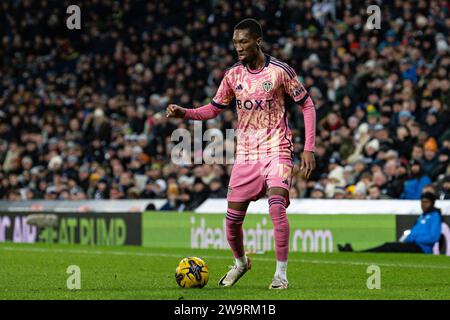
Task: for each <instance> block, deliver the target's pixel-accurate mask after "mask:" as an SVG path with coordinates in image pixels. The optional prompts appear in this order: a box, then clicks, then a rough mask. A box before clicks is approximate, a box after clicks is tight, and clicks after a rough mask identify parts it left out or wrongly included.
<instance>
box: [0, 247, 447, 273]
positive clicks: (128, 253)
mask: <svg viewBox="0 0 450 320" xmlns="http://www.w3.org/2000/svg"><path fill="white" fill-rule="evenodd" d="M2 249H3V250H6V251H24V252H45V253H50V252H51V253H74V254H92V255H115V256H140V257H168V258H180V255H179V254H174V253H151V252H134V251H113V250H111V251H109V250H105V251H102V250H83V249H45V248H16V247H3V248H2ZM204 258H205V259H217V260H230V259H231V258H230V257H221V256H211V255H204ZM252 260H254V261H269V262H273V261H274V258H264V257H256V256H252ZM289 262H300V263H310V264H332V265H355V266H367V265H370V264H376V265H379V266H383V267H393V268H418V269H427V268H428V269H446V270H449V269H450V266H441V265H433V264H429V265H428V264H408V263H405V264H404V263H383V262H373V261H367V262H363V261H333V260H317V259H295V258H291V259H289Z"/></svg>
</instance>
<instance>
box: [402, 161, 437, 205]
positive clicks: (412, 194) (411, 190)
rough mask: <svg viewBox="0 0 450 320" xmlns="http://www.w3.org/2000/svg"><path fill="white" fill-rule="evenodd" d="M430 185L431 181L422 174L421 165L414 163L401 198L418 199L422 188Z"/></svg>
mask: <svg viewBox="0 0 450 320" xmlns="http://www.w3.org/2000/svg"><path fill="white" fill-rule="evenodd" d="M430 183H431V179H430V178H429V177H428V176H427V175H425V174H423V172H422V165H421V164H420V163H419V162H418V161H414V162H413V163H412V165H411V178H410V179H407V180H406V181H405V183H404V188H403V193H402V195H401V198H402V199H409V200H418V199H420V195H421V193H422V189H423V187H425V186H426V185H428V184H430Z"/></svg>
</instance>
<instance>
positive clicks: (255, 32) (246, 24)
mask: <svg viewBox="0 0 450 320" xmlns="http://www.w3.org/2000/svg"><path fill="white" fill-rule="evenodd" d="M234 30H248V31H249V32H250V34H251V35H252V37H254V38H255V39H256V38H260V37H262V36H263V33H262V28H261V24H260V23H259V22H258V21H257V20H255V19H253V18H247V19H244V20H242V21H241V22H239V23H238V24H237V25H236V26H235V27H234Z"/></svg>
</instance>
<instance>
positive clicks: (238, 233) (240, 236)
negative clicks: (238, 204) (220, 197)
mask: <svg viewBox="0 0 450 320" xmlns="http://www.w3.org/2000/svg"><path fill="white" fill-rule="evenodd" d="M244 218H245V211H238V210H233V209H230V208H229V209H228V210H227V216H226V231H227V240H228V244H229V245H230V247H231V250H232V251H233V255H234V257H235V258H236V265H237V266H242V265H245V264H246V262H247V259H246V257H245V251H244V233H243V231H242V224H243V223H244Z"/></svg>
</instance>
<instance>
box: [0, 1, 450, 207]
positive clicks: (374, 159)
mask: <svg viewBox="0 0 450 320" xmlns="http://www.w3.org/2000/svg"><path fill="white" fill-rule="evenodd" d="M114 3H115V2H114V1H113V0H105V1H101V2H100V3H97V2H89V1H87V2H86V3H83V6H84V7H83V10H85V11H86V12H89V15H87V16H86V17H85V19H83V29H82V30H81V31H80V32H74V31H69V30H67V29H66V28H59V27H58V26H59V25H60V24H59V22H60V21H59V20H58V22H52V23H49V18H48V12H52V16H53V17H55V19H60V18H58V17H63V16H64V15H65V11H64V10H65V7H64V6H61V5H60V3H59V2H58V1H44V0H36V1H32V2H30V1H12V2H11V1H4V2H1V3H0V24H1V26H2V27H1V28H0V39H1V40H0V57H1V61H0V74H1V75H2V76H1V79H0V181H1V186H0V199H8V198H14V199H20V200H30V199H32V198H33V199H43V198H46V199H59V198H61V196H62V198H64V199H65V200H66V199H73V200H75V199H84V198H88V199H93V198H95V197H102V198H106V199H107V198H110V199H126V198H127V197H128V196H130V197H136V189H135V188H137V189H138V196H139V198H154V197H158V198H165V199H169V198H170V199H171V201H172V203H173V208H175V209H176V210H184V209H186V208H194V207H195V206H194V205H193V201H195V203H196V204H197V205H198V204H199V203H200V201H199V199H196V197H195V196H193V195H194V183H193V181H189V182H187V181H186V180H185V181H183V183H181V182H180V179H181V177H183V176H185V177H188V178H192V177H194V179H195V178H196V177H200V178H201V179H202V180H203V183H205V184H206V186H207V187H210V188H215V187H217V186H218V185H219V183H218V182H216V181H215V179H216V178H219V179H220V180H221V187H219V189H218V190H219V191H218V190H215V191H211V192H212V195H211V196H219V195H223V190H222V188H226V187H227V185H228V179H229V172H228V173H227V170H229V169H228V168H227V166H226V165H220V164H218V165H214V166H209V165H206V166H205V168H206V167H207V168H206V169H205V170H202V169H196V168H197V167H195V168H193V167H192V166H191V163H192V162H193V161H192V160H193V157H194V155H195V154H194V153H192V154H189V155H186V157H185V159H186V164H185V165H174V164H173V163H172V162H171V151H172V148H173V146H174V142H172V141H170V137H171V134H172V132H173V131H174V130H175V129H178V128H179V129H185V130H188V131H189V132H191V133H193V131H194V123H193V122H185V121H180V120H172V119H170V120H168V119H166V118H165V117H163V116H161V113H160V112H161V110H163V109H164V108H165V107H166V104H167V102H168V101H174V102H175V103H177V102H178V103H180V104H183V105H191V106H192V107H197V106H200V105H203V104H205V103H207V101H206V100H205V99H207V97H210V96H212V95H213V93H214V92H215V91H217V88H218V85H219V84H220V80H221V78H222V77H223V73H224V71H225V70H226V69H227V68H228V67H230V66H231V65H232V64H233V63H234V62H235V61H236V58H235V56H233V54H232V51H231V50H229V46H230V43H229V39H230V38H231V36H230V34H231V33H232V30H233V26H234V25H235V24H236V22H237V20H241V17H239V16H236V15H235V14H234V13H235V12H241V8H240V2H239V1H237V2H236V1H230V0H224V1H209V2H204V1H199V0H193V1H181V2H179V1H169V2H164V1H163V2H158V3H153V2H146V1H131V2H129V3H127V5H115V4H114ZM313 6H314V7H315V8H316V10H313ZM317 7H318V5H317V4H316V3H315V2H312V1H287V2H283V1H281V2H277V1H268V2H267V1H265V2H262V3H258V4H254V5H249V6H248V8H247V11H246V12H245V14H246V15H248V16H255V17H257V18H258V20H260V21H261V23H262V24H263V25H264V26H265V30H267V32H266V33H267V36H266V43H265V44H264V45H265V46H267V47H268V48H267V51H270V52H271V54H272V55H273V56H275V57H277V58H280V59H281V60H283V61H286V62H287V63H289V65H291V66H293V68H294V69H295V70H296V71H297V74H298V75H299V76H300V77H302V80H303V83H304V84H305V87H306V89H308V91H309V92H310V95H311V97H312V99H313V100H314V102H315V105H316V108H317V111H316V113H317V121H318V123H319V124H320V126H321V128H322V129H321V130H320V131H318V137H317V141H316V145H317V148H316V164H317V166H316V170H315V171H314V172H313V174H312V175H311V177H310V181H308V182H302V181H300V177H294V178H293V185H294V186H295V187H296V188H297V191H298V192H297V196H298V197H312V198H324V197H326V196H328V197H330V198H334V197H335V194H334V191H332V190H334V189H333V188H334V187H337V188H338V190H339V191H338V192H337V194H336V196H337V197H341V194H339V193H341V190H345V192H346V195H345V196H346V197H351V198H354V199H365V198H366V197H367V196H368V193H369V196H370V193H371V190H370V186H371V185H372V184H373V183H375V184H376V181H378V180H380V178H379V177H377V176H376V172H375V171H374V170H376V168H377V167H381V168H384V170H383V172H384V174H385V175H386V182H385V185H384V184H382V185H378V187H379V188H380V189H381V190H380V191H381V194H382V195H384V194H386V195H387V196H389V197H391V198H393V199H398V198H401V197H402V198H414V199H418V197H419V195H420V192H421V186H422V187H423V185H426V184H429V183H432V184H433V185H434V186H435V187H437V188H438V190H439V192H440V193H439V194H440V197H446V194H448V192H447V191H446V190H447V189H444V188H443V185H446V184H445V183H444V184H442V183H441V181H442V179H443V178H444V177H445V176H448V175H449V174H450V168H449V155H450V129H448V128H447V127H448V126H446V125H447V124H448V123H449V121H450V105H449V103H450V94H449V92H450V90H449V88H450V81H449V80H448V79H449V78H450V75H449V68H448V66H449V65H450V52H449V40H450V39H449V38H448V36H447V37H446V35H448V34H450V30H449V28H450V27H449V24H448V23H441V22H442V21H444V22H445V21H448V19H449V18H450V13H449V11H448V10H447V7H446V5H445V2H439V1H420V8H419V5H418V4H416V3H411V4H410V3H408V2H399V1H393V2H387V3H383V10H382V15H383V16H382V19H383V21H386V23H387V25H386V27H385V28H382V29H380V30H376V32H375V31H373V30H366V29H365V28H361V23H360V21H363V20H365V17H364V16H363V15H362V14H361V13H360V10H359V9H360V3H358V2H356V1H344V2H339V1H336V2H332V3H330V4H329V6H328V7H327V13H326V14H322V13H320V12H321V11H320V10H319V11H317ZM117 10H120V14H117ZM417 10H420V11H421V12H422V14H423V16H424V19H425V22H427V23H425V24H424V25H423V27H421V28H419V27H416V26H415V24H416V22H415V21H414V19H411V17H412V13H413V12H415V11H417ZM31 11H32V12H33V14H32V15H24V14H23V13H24V12H31ZM313 11H314V12H315V13H314V14H312V12H313ZM274 12H276V13H277V14H278V15H279V17H281V18H279V19H274V18H273V13H274ZM181 13H183V14H181ZM306 16H308V18H307V19H306V18H305V17H306ZM350 16H351V17H354V18H352V19H349V18H348V17H350ZM199 17H205V18H204V19H203V18H202V19H199ZM17 21H20V24H18V23H17ZM411 23H412V25H413V27H412V28H410V27H409V24H411ZM30 30H32V32H30ZM149 30H151V32H149ZM218 34H220V36H218ZM227 34H228V36H227ZM424 35H426V37H425V38H424ZM199 39H201V40H202V41H198V40H199ZM411 39H413V40H414V39H415V40H414V41H412V40H411ZM286 107H287V108H288V109H290V110H292V109H293V108H290V105H287V106H286ZM234 112H235V108H234V107H233V106H232V107H230V108H228V109H227V110H225V111H224V112H222V114H221V116H220V117H221V118H220V121H216V122H215V123H212V124H207V125H206V127H208V126H209V127H211V128H212V127H216V128H217V129H219V130H220V131H221V132H223V133H226V130H227V129H231V128H233V127H234V125H235V122H234V121H233V113H234ZM287 116H288V117H291V118H292V119H290V120H291V121H289V122H290V123H292V124H293V128H292V133H293V141H294V142H295V150H296V151H295V153H294V161H295V162H297V163H298V162H299V158H298V157H299V154H300V152H301V150H302V148H303V141H304V139H303V135H304V128H303V121H302V119H301V117H302V116H303V115H302V114H298V113H297V112H290V113H288V114H287ZM209 127H208V128H209ZM430 141H432V142H430ZM228 145H229V144H228ZM230 149H231V150H232V151H231V153H233V152H234V150H233V149H232V148H230ZM196 154H197V155H198V152H197V153H196ZM411 160H414V161H418V162H422V165H423V171H424V173H425V174H426V176H428V178H429V180H427V178H425V176H423V175H422V176H421V177H416V176H415V175H416V173H413V174H412V175H413V176H409V175H408V176H407V174H406V164H407V163H409V162H410V161H411ZM330 162H331V164H330ZM198 167H202V166H198ZM336 167H342V168H344V171H343V173H342V172H341V169H336ZM194 171H202V172H203V171H204V176H202V175H201V176H199V173H198V172H197V173H195V172H194ZM173 174H174V175H175V176H176V179H175V181H172V180H173V179H171V177H172V175H173ZM13 175H16V176H15V178H12V177H13ZM64 175H65V176H67V180H64V179H61V178H60V177H59V176H64ZM328 175H330V179H328ZM378 176H379V174H378ZM10 178H11V179H10ZM297 178H298V179H297ZM101 179H106V181H108V188H107V189H104V186H103V183H100V181H101ZM407 179H408V180H407ZM421 179H422V180H421ZM10 180H14V181H10ZM147 180H149V182H148V183H145V182H146V181H147ZM181 180H183V179H181ZM297 180H299V181H297ZM381 180H382V179H381ZM406 180H407V181H406ZM150 181H151V182H150ZM157 181H158V183H157ZM169 181H170V182H169ZM317 184H319V185H321V188H322V189H320V188H315V186H316V185H317ZM212 185H214V186H212ZM332 186H334V187H332ZM49 187H51V188H50V189H49V192H47V189H48V188H49ZM99 187H100V189H101V190H102V191H99ZM130 189H131V190H132V191H131V192H128V191H129V190H130ZM176 189H178V194H176V193H175V192H173V190H176ZM404 189H406V190H404ZM347 190H351V191H348V192H347ZM10 191H11V192H10ZM106 191H109V192H106ZM202 192H203V191H202ZM374 192H375V193H376V190H375V188H372V193H374ZM385 192H386V193H385ZM294 194H295V192H294ZM381 197H383V196H381ZM293 198H294V197H293Z"/></svg>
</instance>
